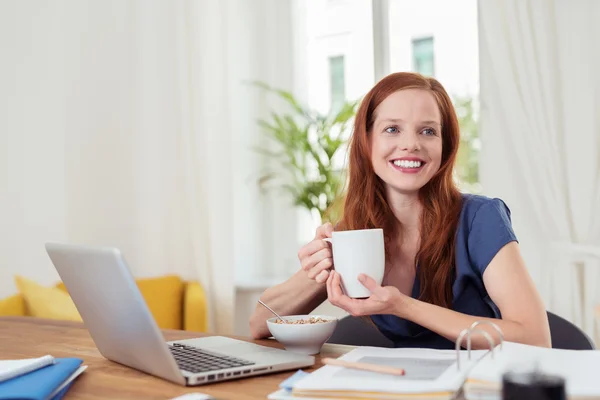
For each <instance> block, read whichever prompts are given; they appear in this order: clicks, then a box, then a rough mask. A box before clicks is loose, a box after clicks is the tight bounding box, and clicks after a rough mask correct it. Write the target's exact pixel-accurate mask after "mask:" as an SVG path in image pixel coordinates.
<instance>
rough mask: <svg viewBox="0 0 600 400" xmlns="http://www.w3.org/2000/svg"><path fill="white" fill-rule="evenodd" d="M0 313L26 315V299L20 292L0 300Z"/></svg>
mask: <svg viewBox="0 0 600 400" xmlns="http://www.w3.org/2000/svg"><path fill="white" fill-rule="evenodd" d="M0 315H17V316H23V315H26V310H25V300H24V299H23V296H21V295H20V294H15V295H13V296H10V297H7V298H6V299H2V300H0Z"/></svg>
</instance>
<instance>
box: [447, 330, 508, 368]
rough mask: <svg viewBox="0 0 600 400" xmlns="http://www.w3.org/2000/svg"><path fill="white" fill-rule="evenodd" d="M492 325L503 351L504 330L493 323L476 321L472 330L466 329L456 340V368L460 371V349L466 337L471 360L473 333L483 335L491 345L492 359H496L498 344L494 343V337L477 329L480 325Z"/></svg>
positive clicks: (468, 354)
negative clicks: (495, 351) (495, 353)
mask: <svg viewBox="0 0 600 400" xmlns="http://www.w3.org/2000/svg"><path fill="white" fill-rule="evenodd" d="M482 324H485V325H490V326H491V327H492V328H494V329H495V330H496V332H497V333H498V338H499V339H500V340H499V346H500V349H502V344H503V343H504V333H503V332H502V329H500V327H499V326H498V325H496V324H494V323H493V322H491V321H475V322H473V324H472V325H471V327H470V328H467V329H464V330H462V331H461V332H460V334H459V335H458V338H457V339H456V342H455V344H456V368H458V369H460V358H461V357H460V349H461V347H462V342H463V340H464V338H465V336H466V337H467V356H468V358H469V360H470V359H471V334H472V333H478V334H480V335H482V336H483V337H485V338H486V340H487V341H488V343H489V345H490V353H491V358H494V350H495V347H496V343H495V341H494V339H492V337H491V336H490V334H489V333H487V332H486V331H484V330H482V329H477V326H478V325H482Z"/></svg>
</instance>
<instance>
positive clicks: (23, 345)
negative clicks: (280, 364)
mask: <svg viewBox="0 0 600 400" xmlns="http://www.w3.org/2000/svg"><path fill="white" fill-rule="evenodd" d="M163 334H164V337H165V340H177V339H187V338H193V337H200V336H210V335H208V334H203V333H198V332H186V331H173V330H164V331H163ZM236 339H241V340H246V341H250V342H254V343H257V344H261V345H264V346H270V347H278V348H282V346H281V345H280V344H279V343H277V342H275V341H273V340H254V341H253V340H250V339H247V338H240V337H236ZM345 351H347V348H346V347H344V346H336V345H326V346H324V348H323V351H322V353H321V354H320V355H319V356H317V364H316V365H315V366H314V367H313V368H312V369H305V370H306V371H311V370H313V369H314V368H318V367H320V366H321V363H320V357H321V356H323V357H338V356H339V355H341V354H343V353H344V352H345ZM46 354H50V355H52V356H54V357H78V358H81V359H83V360H84V364H86V365H87V366H88V369H87V370H86V371H85V372H84V373H83V374H82V375H80V376H79V377H78V378H77V380H76V381H75V383H74V384H73V386H72V387H71V388H70V389H69V391H68V392H67V395H66V396H65V399H66V400H71V399H88V400H96V399H106V398H111V399H161V400H166V399H171V398H173V397H176V396H180V395H182V394H184V393H188V392H202V393H208V394H211V395H213V396H214V397H216V398H217V399H239V400H245V399H265V398H266V397H267V395H268V394H269V393H272V392H274V391H275V390H277V388H278V385H279V383H281V381H283V380H284V379H285V378H287V377H288V376H290V375H291V374H292V373H293V372H295V371H289V372H284V373H277V374H269V375H263V376H257V377H250V378H245V379H239V380H233V381H227V382H221V383H213V384H210V385H204V386H196V387H189V388H186V387H183V386H179V385H176V384H173V383H170V382H168V381H165V380H162V379H160V378H156V377H153V376H151V375H147V374H145V373H143V372H139V371H136V370H134V369H131V368H128V367H124V366H122V365H120V364H117V363H114V362H112V361H108V360H107V359H105V358H104V357H102V355H100V353H99V352H98V350H97V349H96V347H95V345H94V342H93V341H92V338H91V337H90V335H89V333H88V331H87V330H86V329H85V327H84V325H83V324H82V323H78V322H65V321H54V320H47V319H37V318H31V317H0V359H3V360H6V359H18V358H27V357H40V356H43V355H46Z"/></svg>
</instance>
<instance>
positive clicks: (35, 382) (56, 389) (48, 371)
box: [0, 355, 87, 400]
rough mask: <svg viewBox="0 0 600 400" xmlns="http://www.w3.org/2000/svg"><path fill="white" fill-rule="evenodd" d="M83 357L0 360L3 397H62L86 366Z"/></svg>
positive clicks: (43, 399)
mask: <svg viewBox="0 0 600 400" xmlns="http://www.w3.org/2000/svg"><path fill="white" fill-rule="evenodd" d="M82 362H83V360H81V359H79V358H54V357H52V356H49V355H47V356H44V357H39V358H30V359H22V360H2V361H0V398H7V399H32V400H38V399H39V400H60V399H61V398H62V397H63V396H64V395H65V393H66V392H67V390H68V389H69V387H70V386H71V384H72V383H73V380H74V379H75V378H77V377H78V376H79V375H80V374H81V373H82V372H83V371H85V369H86V368H87V367H86V366H85V365H81V364H82Z"/></svg>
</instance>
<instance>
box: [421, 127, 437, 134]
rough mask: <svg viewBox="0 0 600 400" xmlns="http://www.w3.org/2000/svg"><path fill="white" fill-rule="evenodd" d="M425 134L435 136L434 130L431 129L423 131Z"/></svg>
mask: <svg viewBox="0 0 600 400" xmlns="http://www.w3.org/2000/svg"><path fill="white" fill-rule="evenodd" d="M423 134H424V135H425V136H435V130H433V129H431V128H426V129H423Z"/></svg>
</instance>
